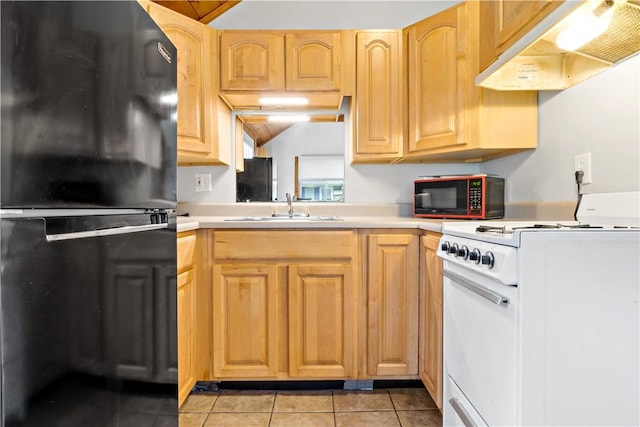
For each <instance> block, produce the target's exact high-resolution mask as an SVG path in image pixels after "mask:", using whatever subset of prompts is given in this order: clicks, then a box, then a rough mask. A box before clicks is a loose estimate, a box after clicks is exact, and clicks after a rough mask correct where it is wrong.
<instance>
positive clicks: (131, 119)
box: [0, 1, 177, 209]
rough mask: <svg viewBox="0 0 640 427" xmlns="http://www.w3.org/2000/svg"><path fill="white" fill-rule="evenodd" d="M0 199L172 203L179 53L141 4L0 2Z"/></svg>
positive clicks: (27, 204)
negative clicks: (0, 45) (177, 61)
mask: <svg viewBox="0 0 640 427" xmlns="http://www.w3.org/2000/svg"><path fill="white" fill-rule="evenodd" d="M0 12H1V17H2V22H1V24H2V25H1V29H2V35H1V37H0V39H1V43H2V48H1V51H2V52H1V53H2V70H1V90H2V103H1V133H2V140H1V147H0V148H1V151H0V157H1V165H0V166H1V203H0V206H1V207H2V208H3V209H7V208H67V209H75V208H105V207H111V208H165V209H171V208H174V207H175V205H176V169H175V165H176V102H177V95H176V59H177V58H176V49H175V48H174V46H173V45H172V44H171V42H170V41H169V39H168V38H167V37H166V36H165V35H164V33H163V32H162V31H161V30H160V29H159V27H158V26H157V25H156V24H155V23H154V22H153V20H151V18H150V17H149V16H148V15H147V14H146V12H145V11H144V10H143V8H142V7H141V6H140V5H138V4H137V2H122V1H107V2H95V1H94V2H83V1H68V2H64V1H56V2H31V1H24V2H20V1H17V2H1V3H0Z"/></svg>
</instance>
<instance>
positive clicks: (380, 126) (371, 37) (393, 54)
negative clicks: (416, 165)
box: [352, 30, 403, 163]
mask: <svg viewBox="0 0 640 427" xmlns="http://www.w3.org/2000/svg"><path fill="white" fill-rule="evenodd" d="M355 42H356V75H357V78H356V96H355V98H354V102H353V104H352V108H353V114H352V117H353V120H354V130H355V135H354V146H353V153H352V161H353V162H354V163H366V162H380V161H383V160H388V161H393V160H394V159H397V158H399V157H401V156H402V143H403V130H402V117H403V116H402V112H403V109H402V75H403V73H402V61H401V58H402V32H401V31H400V30H398V31H358V32H357V33H356V39H355Z"/></svg>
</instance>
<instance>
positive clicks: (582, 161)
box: [573, 153, 591, 184]
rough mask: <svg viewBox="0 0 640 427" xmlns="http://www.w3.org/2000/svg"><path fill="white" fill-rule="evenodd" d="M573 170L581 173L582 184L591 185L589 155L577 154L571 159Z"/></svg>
mask: <svg viewBox="0 0 640 427" xmlns="http://www.w3.org/2000/svg"><path fill="white" fill-rule="evenodd" d="M573 165H574V166H573V168H574V169H573V170H574V172H575V171H582V172H584V175H582V183H583V184H591V153H584V154H578V155H577V156H575V157H574V159H573Z"/></svg>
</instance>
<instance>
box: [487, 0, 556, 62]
mask: <svg viewBox="0 0 640 427" xmlns="http://www.w3.org/2000/svg"><path fill="white" fill-rule="evenodd" d="M562 3H563V1H560V0H527V1H524V0H522V1H520V0H491V1H482V2H480V19H481V23H480V25H481V30H482V35H483V37H482V39H481V40H480V70H484V69H485V68H486V67H488V66H489V65H491V63H492V62H494V61H495V60H496V59H497V58H498V56H500V54H501V53H502V52H504V51H505V50H506V49H507V48H509V47H510V46H511V45H513V44H514V43H515V42H516V41H517V40H518V39H520V38H521V37H522V36H523V35H524V34H526V32H527V31H529V30H530V29H531V28H533V27H534V26H535V25H536V24H537V23H539V22H540V21H541V20H542V19H543V18H545V17H546V16H547V15H549V13H551V12H552V11H553V10H554V9H556V8H557V7H558V6H560V5H561V4H562Z"/></svg>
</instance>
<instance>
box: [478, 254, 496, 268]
mask: <svg viewBox="0 0 640 427" xmlns="http://www.w3.org/2000/svg"><path fill="white" fill-rule="evenodd" d="M480 263H481V264H482V265H484V266H485V267H487V268H488V269H492V268H493V266H494V264H495V263H496V258H495V257H494V256H493V252H485V254H484V255H482V258H481V259H480Z"/></svg>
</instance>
